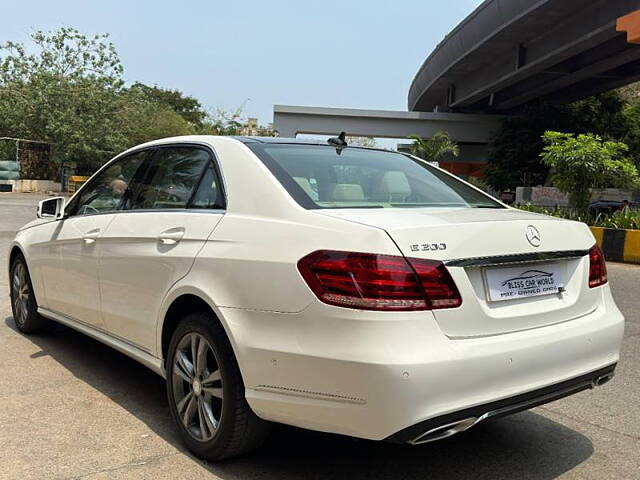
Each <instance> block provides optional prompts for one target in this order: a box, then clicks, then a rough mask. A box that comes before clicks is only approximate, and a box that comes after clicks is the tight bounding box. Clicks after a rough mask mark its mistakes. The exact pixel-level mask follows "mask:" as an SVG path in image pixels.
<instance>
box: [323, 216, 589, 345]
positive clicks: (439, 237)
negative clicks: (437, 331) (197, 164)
mask: <svg viewBox="0 0 640 480" xmlns="http://www.w3.org/2000/svg"><path fill="white" fill-rule="evenodd" d="M322 214H324V215H329V216H333V217H338V218H343V219H345V220H349V221H353V222H357V223H362V224H365V225H370V226H376V227H379V228H382V229H384V230H385V231H386V232H387V233H388V234H389V236H390V237H391V239H392V240H393V241H394V242H395V243H396V245H397V246H398V248H399V249H400V251H401V252H402V254H403V255H404V256H406V257H414V258H426V259H432V260H441V261H443V262H444V263H445V264H446V265H447V268H448V269H449V271H450V273H451V276H452V277H453V279H454V281H455V283H456V285H457V287H458V289H459V290H460V294H461V296H462V305H461V306H460V307H458V308H455V309H443V310H436V311H434V312H433V313H434V315H435V318H436V320H437V322H438V324H439V326H440V328H441V329H442V331H443V332H444V333H445V334H446V335H448V336H450V337H454V338H469V337H482V336H490V335H498V334H504V333H509V332H515V331H520V330H527V329H532V328H538V327H543V326H546V325H550V324H554V323H559V322H564V321H569V320H572V319H575V318H579V317H581V316H584V315H586V314H589V313H591V312H592V311H594V310H595V309H596V307H597V305H598V301H599V296H598V295H599V291H598V289H591V288H589V286H588V271H589V259H588V256H587V251H588V250H589V248H591V247H592V246H593V244H594V243H595V241H594V239H593V235H592V234H591V232H590V231H589V229H588V227H587V226H586V225H584V224H582V223H578V222H571V221H566V220H562V219H558V218H554V217H548V216H543V215H538V214H532V213H529V212H523V211H520V210H515V209H475V208H462V209H461V208H455V209H452V208H440V209H433V208H431V209H367V210H364V209H340V210H325V211H323V212H322ZM365 250H366V248H365ZM550 278H551V279H552V280H549V279H550ZM509 280H511V281H512V283H511V284H506V286H503V285H502V283H503V282H504V281H509ZM516 282H524V283H522V284H521V283H516ZM530 282H534V284H531V283H530ZM549 282H551V283H550V284H549ZM553 282H555V283H553ZM556 284H557V287H562V288H561V291H560V292H559V291H558V288H556ZM529 285H533V287H531V288H529V287H528V286H529ZM539 285H542V287H540V288H543V289H544V288H546V290H545V291H544V292H538V293H543V294H540V295H536V296H522V297H518V296H517V293H518V292H519V293H524V294H525V295H529V294H531V292H532V291H533V290H532V288H533V289H535V288H538V286H539ZM548 285H550V286H549V287H547V286H548ZM490 287H492V288H493V289H494V294H493V296H492V295H490V293H489V290H490ZM510 287H513V288H512V289H511V290H512V291H513V292H516V296H515V297H513V298H512V297H506V299H504V298H502V299H500V298H499V294H500V292H497V291H495V290H501V289H503V290H505V291H508V290H509V289H510ZM519 287H522V288H519Z"/></svg>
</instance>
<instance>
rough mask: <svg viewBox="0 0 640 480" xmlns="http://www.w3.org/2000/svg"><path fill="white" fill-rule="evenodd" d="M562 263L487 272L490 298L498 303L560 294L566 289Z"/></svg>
mask: <svg viewBox="0 0 640 480" xmlns="http://www.w3.org/2000/svg"><path fill="white" fill-rule="evenodd" d="M562 274H563V268H562V264H560V263H547V264H533V265H524V266H518V267H507V268H491V269H487V270H485V278H486V285H487V292H488V295H487V296H488V298H489V300H491V301H494V302H498V301H502V300H513V299H515V298H523V297H537V296H539V295H550V294H554V293H558V292H559V291H560V288H562V287H564V279H563V278H562Z"/></svg>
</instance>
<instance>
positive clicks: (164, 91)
mask: <svg viewBox="0 0 640 480" xmlns="http://www.w3.org/2000/svg"><path fill="white" fill-rule="evenodd" d="M129 90H130V91H131V92H136V93H138V94H139V95H141V96H143V97H145V98H146V99H147V100H149V101H150V102H154V103H158V104H161V105H165V106H167V107H169V108H171V109H172V110H173V111H174V112H176V113H177V114H178V115H180V116H181V117H182V118H184V119H185V120H186V121H187V122H189V123H191V124H192V125H194V126H195V127H197V128H202V127H203V126H204V122H205V120H206V119H207V112H206V111H205V110H204V108H203V107H202V104H201V103H200V101H198V100H197V99H196V98H193V97H190V96H188V95H185V94H184V93H182V92H181V91H180V90H171V89H168V88H162V87H159V86H157V85H153V86H149V85H145V84H144V83H140V82H136V83H134V84H133V85H132V86H131V87H129Z"/></svg>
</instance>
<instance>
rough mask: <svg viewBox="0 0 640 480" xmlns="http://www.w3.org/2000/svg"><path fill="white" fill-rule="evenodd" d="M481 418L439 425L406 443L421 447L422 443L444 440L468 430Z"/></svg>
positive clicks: (470, 418)
mask: <svg viewBox="0 0 640 480" xmlns="http://www.w3.org/2000/svg"><path fill="white" fill-rule="evenodd" d="M480 420H482V419H481V418H478V417H469V418H465V419H464V420H458V421H457V422H453V423H447V424H446V425H441V426H439V427H436V428H432V429H431V430H427V431H426V432H424V433H421V434H420V435H418V436H417V437H416V438H414V439H413V440H409V442H408V443H410V444H411V445H422V444H424V443H429V442H435V441H437V440H442V439H444V438H448V437H452V436H453V435H455V434H457V433H462V432H464V431H466V430H469V429H470V428H471V427H473V426H474V425H475V424H476V423H478V422H479V421H480Z"/></svg>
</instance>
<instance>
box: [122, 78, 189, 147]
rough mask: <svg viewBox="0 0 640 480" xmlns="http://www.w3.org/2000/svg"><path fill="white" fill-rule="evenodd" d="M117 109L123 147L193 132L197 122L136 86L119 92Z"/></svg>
mask: <svg viewBox="0 0 640 480" xmlns="http://www.w3.org/2000/svg"><path fill="white" fill-rule="evenodd" d="M117 112H118V113H117V115H118V121H119V124H120V127H119V130H120V135H122V137H123V138H124V139H125V141H126V147H129V146H134V145H138V144H140V143H144V142H149V141H151V140H156V139H158V138H164V137H174V136H178V135H193V134H195V133H196V130H197V126H195V125H193V124H192V123H191V122H189V121H187V120H186V119H185V118H184V117H183V116H182V115H180V114H179V113H177V112H176V111H175V110H174V109H173V108H171V107H170V106H169V105H167V104H165V103H163V102H158V101H157V100H155V99H153V98H150V97H149V96H147V95H146V94H145V93H143V92H140V91H139V90H138V89H130V90H128V91H126V92H123V93H122V95H121V96H120V97H119V98H118V105H117ZM126 147H123V148H126Z"/></svg>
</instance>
